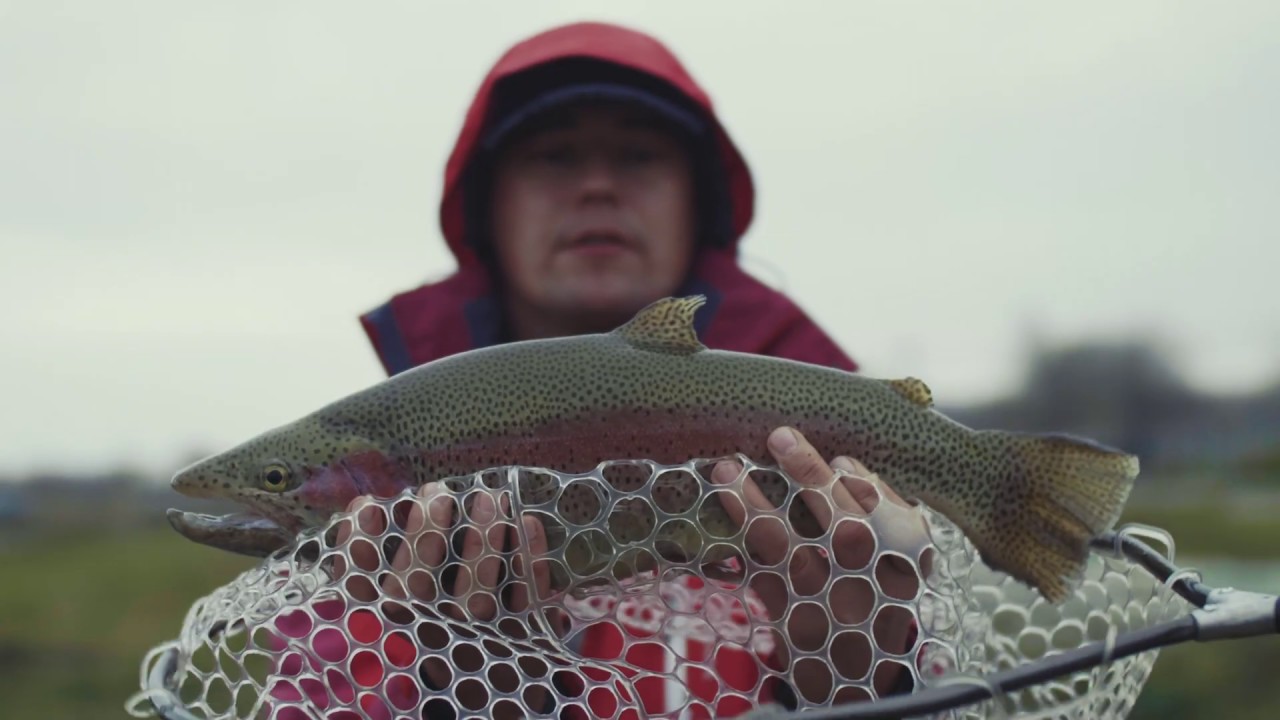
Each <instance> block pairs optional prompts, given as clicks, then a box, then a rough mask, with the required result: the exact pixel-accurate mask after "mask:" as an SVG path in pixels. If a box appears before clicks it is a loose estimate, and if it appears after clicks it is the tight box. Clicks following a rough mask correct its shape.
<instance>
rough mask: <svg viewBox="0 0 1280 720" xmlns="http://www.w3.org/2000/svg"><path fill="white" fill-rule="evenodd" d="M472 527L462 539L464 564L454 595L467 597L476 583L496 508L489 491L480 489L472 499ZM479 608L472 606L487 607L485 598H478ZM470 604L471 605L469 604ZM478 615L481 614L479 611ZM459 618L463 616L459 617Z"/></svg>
mask: <svg viewBox="0 0 1280 720" xmlns="http://www.w3.org/2000/svg"><path fill="white" fill-rule="evenodd" d="M469 514H470V516H471V524H472V525H471V527H468V528H467V530H466V534H465V535H464V537H463V541H462V559H463V561H465V563H464V565H463V566H462V567H461V568H459V569H458V577H457V578H456V579H455V580H454V583H453V591H452V595H453V596H454V597H466V596H467V595H468V594H470V593H471V591H472V588H473V587H475V585H476V582H475V581H476V566H477V565H478V564H479V559H480V557H481V555H482V554H483V553H484V545H485V543H484V537H485V536H484V533H485V530H487V528H488V526H489V524H490V523H492V522H493V517H494V515H495V514H497V513H496V510H495V508H494V506H493V497H492V496H491V495H489V494H488V493H487V492H483V491H479V492H476V493H474V494H473V495H472V499H471V512H470V513H469ZM478 600H479V602H478V604H479V605H480V607H479V608H474V607H473V608H472V612H476V610H478V609H485V606H486V605H490V604H492V603H491V602H490V603H485V602H484V601H483V599H478ZM469 606H470V605H469ZM477 616H479V614H478V613H477ZM458 619H459V620H461V619H462V618H461V617H459V618H458Z"/></svg>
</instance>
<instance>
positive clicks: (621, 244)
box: [564, 228, 635, 255]
mask: <svg viewBox="0 0 1280 720" xmlns="http://www.w3.org/2000/svg"><path fill="white" fill-rule="evenodd" d="M564 249H565V250H568V251H570V252H574V253H584V254H590V255H597V254H612V253H618V252H625V251H629V250H634V249H635V243H634V242H633V241H632V240H631V238H629V237H628V236H627V235H626V234H625V233H622V232H620V231H618V230H616V229H613V228H590V229H585V230H582V231H580V232H577V233H574V234H573V235H571V236H570V237H569V239H568V241H567V242H565V244H564Z"/></svg>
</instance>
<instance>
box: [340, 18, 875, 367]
mask: <svg viewBox="0 0 1280 720" xmlns="http://www.w3.org/2000/svg"><path fill="white" fill-rule="evenodd" d="M575 58H586V59H593V60H599V61H603V62H610V63H614V64H616V65H620V66H622V67H625V68H628V69H629V70H630V71H632V72H641V73H646V74H648V75H651V76H654V77H657V78H659V79H660V80H663V81H665V82H666V83H667V84H668V85H669V86H671V87H672V88H675V90H676V91H678V92H679V93H681V94H683V95H684V96H685V97H686V98H687V99H688V101H689V102H690V103H691V104H692V105H693V106H695V107H697V108H701V109H702V111H703V115H704V117H703V118H702V119H703V120H704V121H705V122H706V123H707V124H708V125H709V126H710V127H711V128H712V131H713V132H714V133H715V136H716V139H717V144H718V146H719V151H720V152H719V156H720V158H719V159H720V162H721V163H722V164H723V165H722V168H721V169H722V171H723V175H722V177H723V179H724V181H726V182H727V186H728V187H727V196H728V200H729V205H730V207H729V208H727V209H728V211H729V213H728V214H729V225H730V227H729V228H728V230H729V233H728V234H729V237H728V238H724V240H725V241H726V245H727V246H726V245H718V246H715V247H710V246H708V247H704V248H702V249H701V251H700V252H699V253H698V257H697V260H696V262H695V266H694V270H693V273H692V274H691V277H690V278H689V279H688V281H687V282H686V285H685V287H683V288H681V290H680V293H681V294H693V293H701V294H704V295H706V296H707V298H708V302H707V306H706V308H704V310H703V311H702V312H701V313H699V316H698V320H697V329H698V334H699V337H701V338H702V341H703V343H704V344H706V345H707V346H708V347H712V348H719V349H724V350H737V351H739V352H748V353H756V354H761V355H770V356H773V357H781V358H790V359H792V360H800V361H803V362H810V363H815V364H819V365H827V366H830V367H836V368H841V369H844V370H855V369H856V368H857V366H856V365H855V364H854V362H853V360H851V359H850V358H849V357H848V356H847V355H845V354H844V352H843V351H842V350H841V349H840V348H839V346H837V345H836V344H835V343H834V342H833V341H832V340H831V338H829V337H828V336H827V335H826V333H824V332H823V331H822V329H821V328H819V327H818V326H817V325H816V324H815V323H814V322H813V320H812V319H810V318H809V317H808V316H807V315H806V314H805V313H804V311H802V310H801V309H800V308H799V307H797V306H796V305H795V303H793V302H792V301H791V300H790V299H788V298H787V297H786V296H785V295H783V294H782V293H779V292H777V291H776V290H773V289H772V288H769V287H767V286H765V285H764V284H762V283H760V282H759V281H758V280H756V279H755V278H753V277H751V276H750V275H748V274H747V273H746V272H744V271H743V270H742V268H740V267H739V266H738V263H737V244H738V242H739V241H740V240H741V239H742V235H743V234H744V233H745V232H746V230H747V226H749V225H750V224H751V215H752V211H753V206H754V201H755V190H754V188H753V186H752V182H751V173H750V171H749V170H748V169H747V164H746V162H745V161H744V160H743V159H742V155H741V153H739V152H738V149H737V148H736V147H735V146H734V144H733V141H732V140H730V139H729V135H728V133H726V132H725V130H724V127H723V126H721V124H720V122H719V120H718V119H717V118H716V116H715V112H714V109H713V108H712V106H711V99H710V98H708V97H707V94H706V92H705V91H703V89H702V88H701V87H699V86H698V84H697V83H695V82H694V81H693V78H692V77H690V76H689V73H688V72H687V71H686V70H685V69H684V66H682V65H681V64H680V61H679V60H677V59H676V57H675V56H674V55H672V54H671V51H670V50H668V49H667V48H666V47H664V46H663V45H662V44H661V43H660V42H658V41H657V40H656V39H654V38H652V37H650V36H648V35H645V34H644V33H639V32H636V31H634V30H628V29H627V28H623V27H618V26H616V25H607V24H604V23H576V24H573V25H565V26H563V27H559V28H555V29H553V30H549V31H547V32H544V33H541V34H539V35H535V36H534V37H532V38H530V39H528V40H526V41H524V42H521V43H520V44H518V45H516V46H515V47H513V48H511V49H510V50H509V51H507V53H506V54H505V55H503V56H502V57H501V59H499V60H498V62H497V64H496V65H495V66H494V68H493V69H492V70H491V71H490V72H489V75H488V76H487V77H485V79H484V82H483V84H481V86H480V90H479V91H478V92H477V93H476V97H475V100H474V101H472V103H471V107H470V109H469V110H468V111H467V116H466V120H465V122H464V123H463V126H462V132H461V133H459V135H458V141H457V143H456V144H455V145H454V148H453V153H452V155H450V156H449V163H448V165H447V166H446V168H445V183H444V197H443V198H442V200H441V202H440V225H441V229H442V230H443V231H444V237H445V240H446V242H447V243H448V245H449V249H450V250H452V251H453V254H454V257H455V258H457V261H458V270H457V272H454V273H452V274H451V275H450V276H449V277H446V278H444V279H442V280H438V281H436V282H433V283H430V284H426V285H422V286H420V287H417V288H414V289H411V290H407V291H405V292H401V293H397V294H396V295H395V296H394V297H392V298H391V300H390V301H388V302H387V303H385V304H383V305H381V306H379V307H377V308H374V309H373V310H370V311H369V312H367V313H365V314H364V315H362V316H361V318H360V320H361V324H362V325H363V326H364V330H365V332H366V333H367V334H368V336H369V340H370V341H371V342H372V343H373V346H374V348H375V350H376V351H377V353H378V357H379V359H380V360H381V361H382V363H383V367H384V368H385V369H386V371H387V373H388V374H392V375H394V374H396V373H399V372H403V371H404V370H407V369H409V368H411V367H414V366H416V365H421V364H423V363H427V362H431V361H432V360H436V359H439V358H442V357H447V356H449V355H453V354H455V353H460V352H464V351H466V350H471V349H473V348H478V347H486V346H489V345H493V344H495V343H499V342H505V339H504V338H502V337H501V336H500V326H501V324H502V323H501V308H500V307H499V306H498V302H497V300H496V298H495V295H494V293H493V288H492V287H490V280H489V272H488V270H487V269H486V268H485V266H484V265H483V263H481V262H480V260H479V258H478V257H477V256H476V254H475V253H474V251H473V250H472V249H471V247H470V246H469V245H468V244H467V232H466V231H467V228H466V227H465V222H466V214H465V212H464V208H466V206H467V203H466V202H464V198H463V193H464V192H465V188H466V186H467V182H466V181H465V180H464V178H465V177H466V176H467V174H468V172H467V171H468V165H469V164H470V163H471V162H472V161H473V160H474V159H475V157H476V155H477V152H478V150H479V145H480V140H481V136H482V133H483V132H484V131H485V130H487V128H485V127H483V126H484V122H485V119H486V116H487V115H488V113H489V109H490V106H491V105H493V103H494V102H495V98H494V90H495V87H498V83H499V82H500V81H501V80H503V79H504V78H506V77H508V76H510V75H513V74H515V73H520V72H523V71H527V70H531V69H533V68H535V67H538V66H540V65H543V64H546V63H551V62H557V61H563V60H571V59H575Z"/></svg>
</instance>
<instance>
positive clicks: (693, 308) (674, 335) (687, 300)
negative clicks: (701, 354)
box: [613, 295, 707, 355]
mask: <svg viewBox="0 0 1280 720" xmlns="http://www.w3.org/2000/svg"><path fill="white" fill-rule="evenodd" d="M706 302H707V298H706V296H705V295H690V296H689V297H682V298H670V297H669V298H664V299H662V300H659V301H657V302H655V303H653V304H652V305H649V306H648V307H646V308H645V309H643V310H641V311H640V312H638V313H636V316H635V317H633V318H631V320H630V321H628V322H627V324H625V325H623V326H622V327H619V328H618V329H617V330H614V331H613V332H614V334H616V335H619V336H620V337H622V339H623V340H626V341H627V343H628V344H629V345H631V346H633V347H636V348H639V349H641V350H649V351H651V352H660V353H669V354H672V355H691V354H693V353H696V352H698V351H699V350H706V349H707V348H706V346H705V345H703V344H702V341H700V340H698V333H697V331H696V330H694V329H693V316H694V315H695V314H697V312H698V308H700V307H702V306H703V304H704V303H706Z"/></svg>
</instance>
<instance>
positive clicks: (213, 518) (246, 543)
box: [166, 508, 294, 557]
mask: <svg viewBox="0 0 1280 720" xmlns="http://www.w3.org/2000/svg"><path fill="white" fill-rule="evenodd" d="M166 516H167V517H168V519H169V525H171V526H172V527H173V529H174V530H177V531H178V534H179V535H182V536H183V537H185V538H187V539H188V540H191V541H193V542H198V543H200V544H201V545H208V546H210V547H215V548H218V549H219V550H226V551H228V552H233V553H237V554H239V555H249V556H251V557H266V556H268V555H270V554H271V553H273V552H275V551H276V550H279V549H280V548H282V547H284V546H286V545H288V544H289V543H290V542H292V541H293V538H294V534H293V533H291V532H289V531H288V530H287V529H285V528H284V526H282V525H281V524H280V523H278V522H276V521H275V520H272V519H270V518H268V517H265V516H262V515H258V514H255V513H229V514H227V515H207V514H205V513H194V512H187V511H185V510H178V509H176V508H170V509H169V510H168V512H167V513H166Z"/></svg>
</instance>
